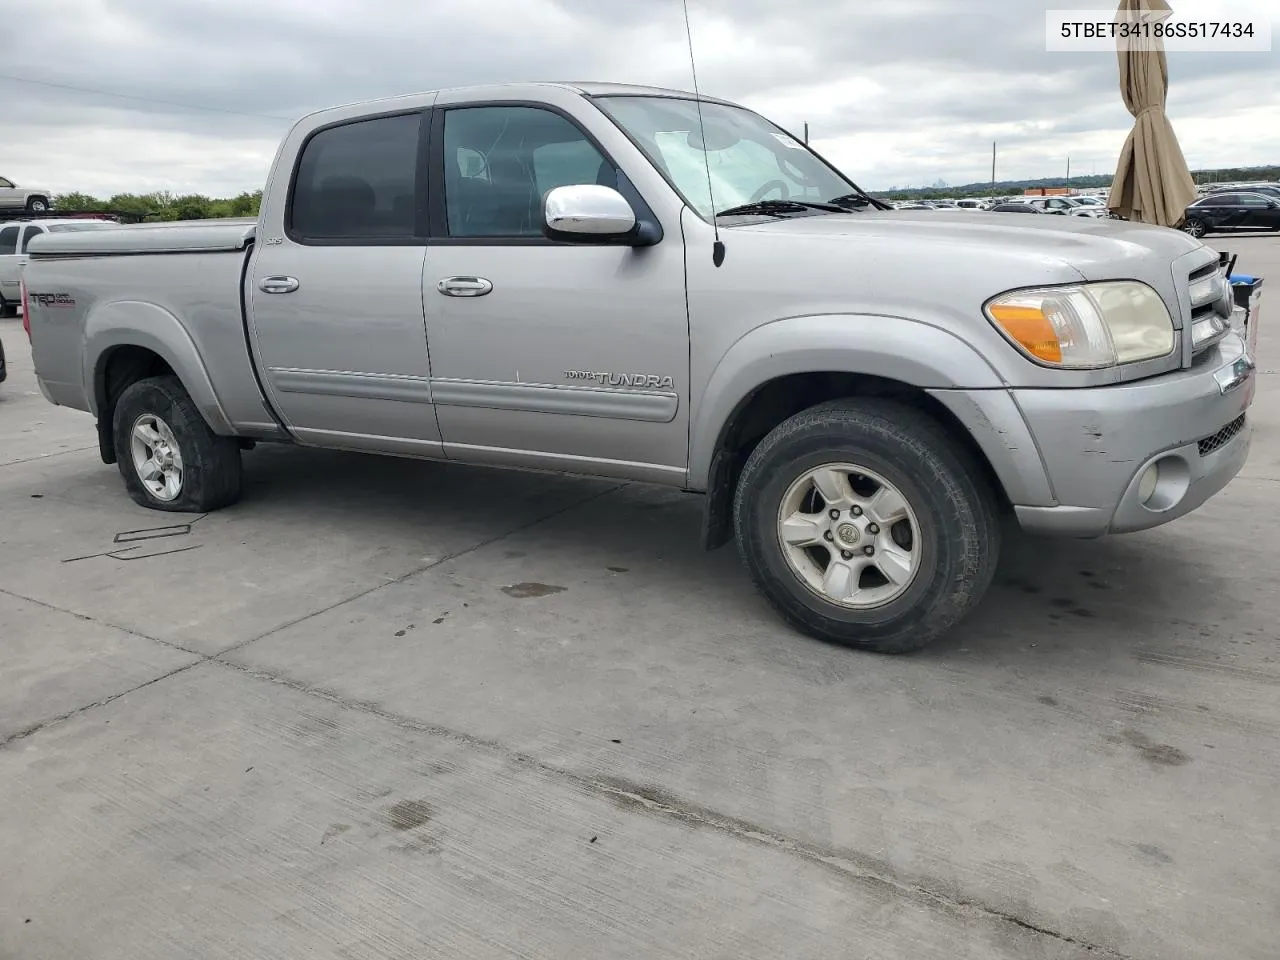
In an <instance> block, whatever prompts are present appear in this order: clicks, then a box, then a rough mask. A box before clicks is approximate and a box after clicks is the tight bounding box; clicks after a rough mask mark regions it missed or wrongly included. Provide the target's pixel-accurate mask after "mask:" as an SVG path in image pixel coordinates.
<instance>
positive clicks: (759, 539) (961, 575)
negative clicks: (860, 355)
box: [734, 399, 1000, 653]
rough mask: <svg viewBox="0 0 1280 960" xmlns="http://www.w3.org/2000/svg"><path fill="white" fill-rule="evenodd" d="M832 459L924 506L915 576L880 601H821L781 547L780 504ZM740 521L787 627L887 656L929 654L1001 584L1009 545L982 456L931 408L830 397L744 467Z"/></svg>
mask: <svg viewBox="0 0 1280 960" xmlns="http://www.w3.org/2000/svg"><path fill="white" fill-rule="evenodd" d="M825 463H852V464H857V465H859V466H862V467H865V468H866V469H867V470H870V471H875V472H876V473H878V474H880V476H881V477H883V478H884V479H885V480H887V481H889V482H890V483H891V484H893V485H894V486H896V487H897V488H898V490H899V491H900V492H901V494H902V496H903V497H905V499H906V501H907V503H908V504H909V505H910V507H911V509H912V510H913V511H914V513H915V516H916V520H917V521H918V526H919V531H918V533H916V534H915V536H916V537H918V538H919V541H918V542H919V544H920V547H921V552H920V554H919V555H918V561H917V562H918V567H917V572H916V574H915V577H914V579H912V580H911V581H910V585H909V586H907V587H906V588H905V590H904V591H903V592H902V593H901V594H900V595H898V596H897V597H895V598H893V599H891V600H889V601H888V602H886V603H884V604H883V605H882V606H877V607H872V608H862V609H859V608H854V607H849V606H842V605H840V604H837V603H835V602H833V601H831V600H829V599H827V598H825V597H823V596H820V595H819V594H818V593H817V592H815V591H814V590H812V589H811V588H810V587H809V586H808V585H807V584H806V583H805V582H804V581H803V580H802V579H801V577H800V575H799V574H798V573H796V572H795V570H794V569H793V568H792V565H791V564H790V563H789V562H788V560H787V559H786V556H785V554H784V552H783V548H782V545H781V543H780V539H779V536H778V517H779V509H780V506H781V503H782V499H783V497H784V496H785V494H786V492H787V490H788V489H789V488H790V487H791V486H792V484H793V482H795V481H796V480H797V479H798V478H799V477H801V476H802V475H803V474H804V473H805V472H806V471H808V470H811V469H813V468H815V467H818V466H821V465H823V464H825ZM734 526H735V529H736V531H737V537H738V547H739V550H740V551H741V553H742V557H743V560H744V561H745V563H746V565H747V567H748V569H749V570H750V571H751V576H752V578H753V579H754V581H755V583H756V586H757V588H758V589H759V590H760V592H761V593H762V594H764V596H765V598H766V599H767V600H768V601H769V602H770V603H771V604H772V605H773V607H774V608H775V609H776V610H777V611H778V612H779V613H780V614H781V615H782V617H783V618H784V619H785V620H786V621H787V622H788V623H790V624H792V625H793V626H795V627H797V628H799V629H800V630H802V631H804V632H805V633H808V634H810V635H811V636H814V637H817V638H819V639H822V640H827V641H832V642H835V643H840V644H844V645H846V646H850V647H856V648H859V649H862V650H871V651H875V652H877V653H909V652H912V651H915V650H919V649H921V648H922V647H925V646H927V645H928V644H929V643H930V642H931V641H932V640H934V639H936V638H937V637H938V636H940V635H941V634H943V633H945V632H946V631H947V630H949V629H950V628H951V627H953V626H954V625H955V624H956V623H958V622H959V621H960V619H961V618H962V617H964V616H965V615H966V614H967V613H969V611H970V610H972V609H973V608H974V607H975V606H976V605H977V604H978V602H979V601H980V600H981V599H982V597H983V595H984V594H985V593H986V591H987V588H988V587H989V586H990V585H991V579H992V576H993V575H994V573H995V567H996V561H997V560H998V559H999V552H1000V524H999V519H998V515H997V509H996V500H995V496H994V493H993V491H992V490H991V488H990V484H989V482H988V481H987V480H986V479H985V478H984V476H983V473H982V471H981V470H980V469H979V468H978V465H977V463H975V461H974V458H973V457H972V455H971V454H970V453H969V452H968V451H967V450H966V449H965V448H964V447H962V446H960V445H959V444H958V443H956V442H955V441H954V440H952V439H951V437H949V436H948V434H947V433H946V431H945V430H944V429H943V427H942V426H941V425H939V424H938V423H937V421H935V420H934V419H932V418H931V417H929V416H928V415H927V414H924V413H922V412H921V411H919V410H916V409H914V408H912V407H908V406H906V405H904V404H901V403H894V402H891V401H885V400H876V399H867V400H837V401H832V402H830V403H824V404H821V405H819V406H816V407H812V408H810V409H809V410H805V411H803V412H802V413H799V414H797V415H796V416H794V417H792V418H791V419H790V420H787V421H785V422H784V423H782V424H780V425H779V426H778V427H777V428H775V429H774V430H773V432H772V433H770V434H769V435H768V436H767V437H765V438H764V440H762V441H761V442H760V444H759V445H758V446H757V447H756V448H755V450H754V451H753V452H752V454H751V456H750V458H749V459H748V460H747V463H746V466H745V467H744V468H743V471H742V476H741V478H740V480H739V482H738V487H737V491H736V494H735V497H734ZM912 542H913V543H915V542H916V541H915V540H914V539H913V541H912Z"/></svg>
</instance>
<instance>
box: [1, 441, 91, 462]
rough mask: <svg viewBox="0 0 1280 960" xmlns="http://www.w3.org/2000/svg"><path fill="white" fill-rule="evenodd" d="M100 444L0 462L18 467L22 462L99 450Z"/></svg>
mask: <svg viewBox="0 0 1280 960" xmlns="http://www.w3.org/2000/svg"><path fill="white" fill-rule="evenodd" d="M97 449H98V445H97V444H96V443H95V444H94V445H93V446H91V447H76V448H74V449H72V450H59V451H58V452H57V453H42V454H40V455H39V456H37V457H25V458H24V459H22V460H6V461H5V462H4V463H0V468H3V467H16V466H17V465H18V464H20V463H35V462H36V461H38V460H52V459H53V458H54V457H65V456H66V455H67V454H69V453H84V451H86V450H97Z"/></svg>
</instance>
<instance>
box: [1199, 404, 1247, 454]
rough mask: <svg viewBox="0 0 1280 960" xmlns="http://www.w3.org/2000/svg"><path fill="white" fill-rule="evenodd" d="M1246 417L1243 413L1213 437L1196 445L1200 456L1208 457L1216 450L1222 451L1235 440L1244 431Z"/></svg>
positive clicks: (1206, 438)
mask: <svg viewBox="0 0 1280 960" xmlns="http://www.w3.org/2000/svg"><path fill="white" fill-rule="evenodd" d="M1244 418H1245V415H1244V414H1243V413H1242V414H1240V416H1238V417H1236V418H1235V419H1234V420H1232V421H1231V422H1230V423H1228V424H1227V425H1226V426H1225V427H1223V428H1222V429H1221V430H1219V431H1218V432H1217V433H1215V434H1214V435H1213V436H1211V437H1205V438H1204V439H1203V440H1201V441H1200V442H1199V443H1197V444H1196V446H1198V447H1199V448H1200V456H1202V457H1207V456H1208V455H1209V454H1211V453H1213V452H1214V451H1215V450H1220V449H1221V448H1223V447H1225V446H1226V445H1227V444H1228V443H1230V442H1231V441H1232V440H1233V439H1235V436H1236V434H1238V433H1239V432H1240V431H1241V430H1243V429H1244Z"/></svg>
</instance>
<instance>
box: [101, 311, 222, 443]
mask: <svg viewBox="0 0 1280 960" xmlns="http://www.w3.org/2000/svg"><path fill="white" fill-rule="evenodd" d="M84 336H85V350H84V365H85V366H84V382H85V385H86V386H87V387H89V389H88V390H87V391H86V393H87V394H88V396H89V404H90V410H91V411H92V413H93V415H94V416H95V417H99V418H101V411H100V410H99V406H100V403H101V398H100V397H99V393H98V378H99V375H100V374H101V372H102V369H103V366H104V364H105V363H106V361H107V358H108V357H109V356H110V354H111V351H112V350H114V349H115V348H116V347H143V348H145V349H147V350H151V351H152V352H154V353H155V354H157V355H158V356H160V357H161V358H162V359H163V360H164V361H165V363H167V364H168V365H169V367H170V368H171V369H172V370H173V372H174V373H175V374H176V375H177V377H178V379H179V380H181V381H182V385H183V386H184V387H185V388H186V390H187V393H189V394H190V395H191V399H192V400H193V401H194V402H195V405H196V407H197V409H199V411H200V413H201V414H202V415H203V416H204V419H205V421H206V422H207V423H208V424H209V428H210V429H211V430H213V432H214V433H217V434H220V435H222V436H233V435H234V434H235V429H234V428H233V427H232V426H231V421H230V419H229V418H228V417H227V414H226V411H225V410H224V409H223V407H222V402H221V401H220V400H219V399H218V394H217V391H216V390H215V389H214V386H213V381H212V380H211V379H210V378H209V371H208V370H206V369H205V366H204V362H203V361H202V360H201V359H200V352H199V351H198V350H197V349H196V345H195V343H194V342H193V341H192V339H191V335H190V334H188V333H187V330H186V328H185V327H184V326H183V325H182V321H181V320H179V319H178V318H177V317H175V316H174V315H173V314H172V313H170V312H169V311H167V310H165V309H164V308H163V307H158V306H156V305H155V304H153V303H146V302H144V301H140V300H120V301H115V302H113V303H106V304H103V305H101V306H99V307H96V308H94V309H93V310H92V311H91V312H90V313H89V316H88V317H87V318H86V319H85V328H84Z"/></svg>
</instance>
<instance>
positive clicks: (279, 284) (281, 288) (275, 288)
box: [258, 277, 298, 293]
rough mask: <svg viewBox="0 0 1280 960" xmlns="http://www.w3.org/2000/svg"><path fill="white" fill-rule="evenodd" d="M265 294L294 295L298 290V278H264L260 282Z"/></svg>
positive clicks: (259, 286)
mask: <svg viewBox="0 0 1280 960" xmlns="http://www.w3.org/2000/svg"><path fill="white" fill-rule="evenodd" d="M258 289H259V290H261V291H262V292H263V293H293V291H295V290H297V289H298V279H297V277H263V278H262V279H261V280H260V281H258Z"/></svg>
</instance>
